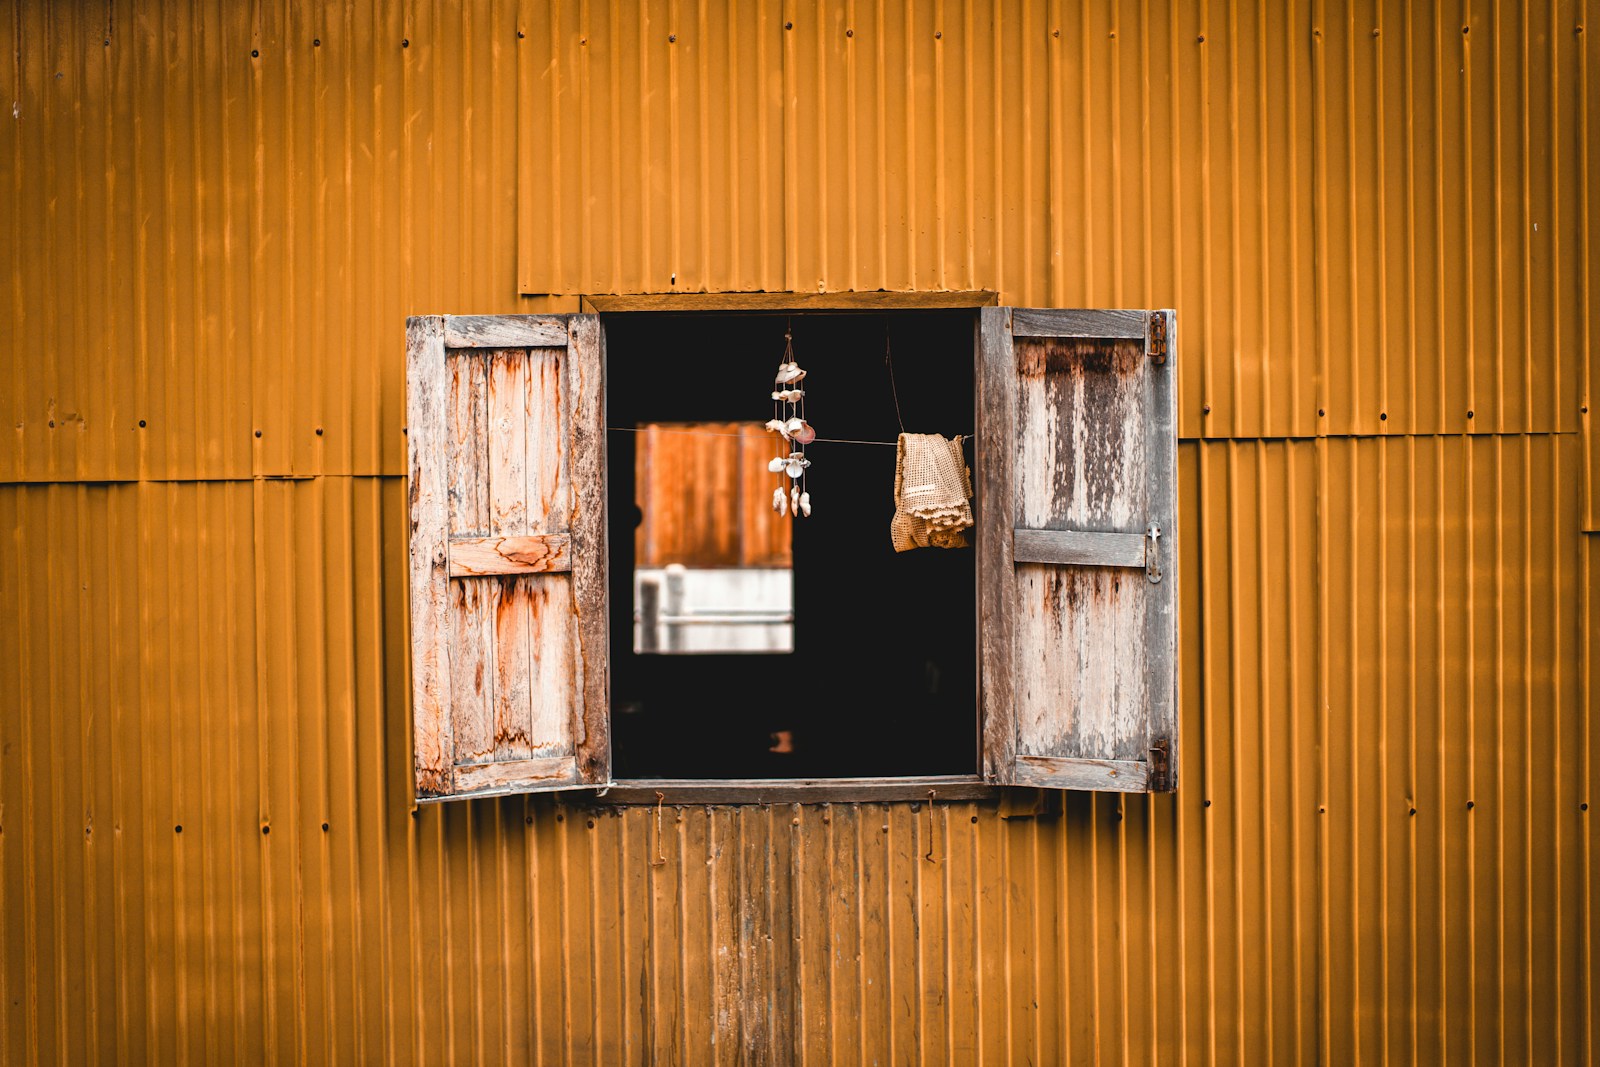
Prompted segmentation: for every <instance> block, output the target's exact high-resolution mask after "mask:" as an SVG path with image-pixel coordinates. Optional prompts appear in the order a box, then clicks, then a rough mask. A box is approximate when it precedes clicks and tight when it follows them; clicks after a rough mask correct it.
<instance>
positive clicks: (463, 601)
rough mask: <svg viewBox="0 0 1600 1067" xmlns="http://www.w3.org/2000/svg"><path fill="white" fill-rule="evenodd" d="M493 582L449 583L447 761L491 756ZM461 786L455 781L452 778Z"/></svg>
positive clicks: (495, 595) (495, 591) (496, 594)
mask: <svg viewBox="0 0 1600 1067" xmlns="http://www.w3.org/2000/svg"><path fill="white" fill-rule="evenodd" d="M499 602H500V586H499V584H498V583H495V582H483V581H460V580H455V581H452V582H451V583H450V623H451V625H450V646H449V651H450V665H451V671H450V683H451V684H450V723H451V734H452V739H453V742H454V751H453V753H452V756H451V761H452V763H459V762H463V761H465V762H469V763H471V762H476V761H480V760H486V759H493V758H494V707H495V673H494V665H493V662H492V655H493V651H494V646H495V632H494V621H495V611H496V607H497V605H498V604H499ZM456 788H458V789H459V788H460V782H459V781H458V782H457V783H456Z"/></svg>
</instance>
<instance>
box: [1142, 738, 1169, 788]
mask: <svg viewBox="0 0 1600 1067" xmlns="http://www.w3.org/2000/svg"><path fill="white" fill-rule="evenodd" d="M1168 744H1169V743H1168V741H1167V739H1166V738H1162V739H1161V740H1159V741H1157V742H1156V743H1155V744H1153V745H1151V746H1150V774H1149V777H1148V778H1146V779H1145V788H1146V789H1148V790H1149V791H1150V792H1152V793H1166V792H1170V791H1171V790H1172V753H1171V751H1170V749H1169V747H1168Z"/></svg>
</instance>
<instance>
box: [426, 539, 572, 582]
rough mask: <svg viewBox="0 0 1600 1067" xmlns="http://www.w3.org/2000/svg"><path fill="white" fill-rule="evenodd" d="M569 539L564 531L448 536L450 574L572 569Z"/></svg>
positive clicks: (458, 576)
mask: <svg viewBox="0 0 1600 1067" xmlns="http://www.w3.org/2000/svg"><path fill="white" fill-rule="evenodd" d="M571 544H572V539H571V538H570V537H568V536H567V535H566V534H535V535H531V536H527V537H452V538H450V577H452V578H472V577H476V576H480V575H490V574H551V573H556V572H560V571H570V570H571V569H572V554H571Z"/></svg>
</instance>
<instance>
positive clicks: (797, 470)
mask: <svg viewBox="0 0 1600 1067" xmlns="http://www.w3.org/2000/svg"><path fill="white" fill-rule="evenodd" d="M805 472H806V465H805V463H804V462H803V461H801V460H798V459H791V460H790V461H789V462H788V463H786V464H785V465H784V468H783V473H785V474H787V475H788V476H789V477H791V478H798V477H800V476H801V475H802V474H804V473H805Z"/></svg>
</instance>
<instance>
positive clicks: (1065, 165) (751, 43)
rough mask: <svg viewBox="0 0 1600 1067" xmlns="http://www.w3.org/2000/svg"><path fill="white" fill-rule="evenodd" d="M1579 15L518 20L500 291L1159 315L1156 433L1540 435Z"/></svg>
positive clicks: (1389, 12) (1562, 310)
mask: <svg viewBox="0 0 1600 1067" xmlns="http://www.w3.org/2000/svg"><path fill="white" fill-rule="evenodd" d="M1583 16H1584V9H1583V6H1582V4H1581V3H1578V2H1576V0H1569V2H1562V3H1556V4H1551V5H1516V4H1508V5H1499V6H1494V7H1483V6H1481V5H1468V6H1467V7H1466V8H1465V9H1464V11H1463V12H1462V13H1461V15H1460V16H1459V17H1458V16H1457V15H1456V14H1450V15H1446V14H1444V13H1443V12H1442V11H1440V10H1438V9H1436V8H1435V7H1434V6H1433V5H1421V6H1415V7H1413V6H1411V5H1402V4H1399V3H1392V2H1391V3H1371V2H1366V3H1363V2H1356V3H1348V4H1338V5H1328V6H1322V5H1312V4H1301V5H1292V6H1285V5H1263V6H1259V7H1258V6H1251V5H1245V6H1243V7H1236V6H1225V7H1221V8H1216V9H1208V8H1206V7H1204V6H1197V5H1182V4H1154V5H1150V4H1142V3H1133V2H1127V3H1119V4H1111V5H1093V4H1083V5H1068V6H1066V7H1064V8H1063V7H1050V6H1046V5H1038V4H1027V3H1005V2H996V3H989V4H978V5H975V6H967V7H955V8H946V9H940V8H938V7H936V6H929V5H916V4H905V3H895V2H884V3H879V4H868V5H856V4H848V3H844V2H842V0H840V2H833V3H826V4H822V5H819V6H817V7H815V8H809V7H808V8H798V9H793V8H785V7H783V6H782V5H778V4H764V5H759V6H757V7H754V8H741V9H740V11H739V13H738V15H737V17H734V18H731V19H727V20H724V19H723V18H721V17H720V16H718V17H712V16H711V15H709V14H708V13H707V11H706V10H705V9H703V8H701V9H697V8H693V7H690V8H678V7H674V6H673V5H670V4H667V3H664V2H662V3H656V4H651V5H647V6H646V8H645V9H644V10H643V12H642V13H637V14H636V13H635V12H634V10H633V9H631V8H630V9H626V10H618V9H616V8H615V7H612V8H606V7H604V6H600V7H584V6H583V5H580V4H577V3H576V2H571V3H564V4H560V5H557V9H556V10H552V11H545V10H544V9H543V8H542V6H541V7H540V9H539V13H538V16H537V19H536V20H535V22H534V25H535V26H536V29H537V32H535V33H533V34H531V35H530V38H529V40H528V41H527V42H524V48H525V49H526V51H527V52H528V53H531V54H532V55H534V56H536V57H537V58H535V59H534V60H533V61H532V62H527V61H525V62H524V65H523V67H522V72H523V81H522V91H523V94H524V96H523V99H524V101H525V102H526V105H527V107H528V112H529V114H530V116H531V119H530V122H531V128H532V129H533V130H534V134H535V135H534V136H533V137H531V138H526V139H524V140H523V141H522V142H521V144H520V150H521V153H522V173H521V178H520V180H521V187H522V190H523V202H524V203H525V204H527V205H529V206H530V208H531V210H529V211H526V212H524V213H522V214H521V215H519V223H520V225H521V227H522V245H521V256H520V264H519V268H520V270H519V278H520V281H521V286H522V289H523V291H524V292H539V293H546V292H555V293H572V292H644V291H651V292H654V291H667V290H672V289H677V290H684V291H697V290H703V289H709V290H738V289H788V290H797V291H816V290H845V289H877V288H888V289H980V288H989V289H995V290H998V291H999V292H1000V293H1001V298H1002V302H1003V303H1015V304H1023V305H1045V306H1067V307H1104V306H1116V307H1177V308H1180V309H1182V310H1183V313H1184V316H1185V319H1184V321H1185V323H1186V326H1185V332H1184V336H1185V352H1186V359H1187V366H1188V367H1189V368H1190V372H1189V373H1188V374H1187V375H1186V377H1185V382H1184V394H1183V400H1184V403H1183V408H1182V411H1183V417H1184V420H1185V421H1184V424H1183V432H1184V433H1185V435H1186V436H1197V435H1207V436H1230V435H1232V436H1248V437H1256V436H1274V437H1276V436H1286V435H1294V436H1310V435H1317V434H1324V433H1328V434H1345V433H1373V434H1376V433H1407V432H1418V433H1441V432H1483V431H1500V432H1525V431H1556V430H1563V431H1564V430H1573V429H1576V428H1577V426H1578V418H1579V413H1578V408H1579V406H1580V404H1579V401H1578V398H1577V396H1576V390H1577V388H1578V386H1579V379H1580V377H1581V376H1582V374H1583V362H1584V352H1585V350H1586V346H1587V344H1588V333H1587V308H1588V305H1589V301H1590V300H1591V299H1592V292H1591V291H1590V289H1589V285H1588V282H1587V280H1586V279H1587V276H1586V273H1585V272H1586V269H1587V268H1589V267H1590V265H1591V264H1590V263H1589V257H1591V256H1592V255H1593V252H1592V250H1591V249H1589V248H1588V247H1587V245H1588V242H1587V239H1586V237H1585V235H1586V234H1587V233H1588V232H1589V231H1590V229H1591V228H1592V227H1591V224H1590V220H1589V201H1588V197H1587V195H1586V189H1587V183H1586V182H1585V179H1584V175H1585V174H1586V172H1587V171H1586V167H1587V166H1588V164H1589V156H1590V155H1592V152H1593V148H1592V147H1591V145H1592V142H1590V141H1588V140H1586V137H1585V134H1586V133H1587V132H1588V131H1587V128H1586V127H1587V124H1588V123H1589V122H1592V121H1593V120H1592V118H1586V116H1587V110H1586V109H1587V104H1588V100H1589V99H1590V98H1591V97H1592V95H1593V93H1592V88H1591V86H1590V84H1589V80H1588V74H1587V67H1586V65H1585V64H1586V59H1585V55H1586V53H1585V38H1584V36H1583V35H1582V34H1581V32H1575V31H1576V30H1577V28H1578V27H1579V26H1580V25H1581V24H1582V22H1583V21H1584V17H1583ZM591 132H592V133H598V134H599V136H592V135H591ZM780 221H781V228H780V225H779V224H780ZM1528 352H1539V353H1541V358H1539V359H1527V358H1524V354H1525V353H1528ZM1469 412H1471V414H1470V415H1469V414H1468V413H1469ZM1319 413H1320V414H1319Z"/></svg>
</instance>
